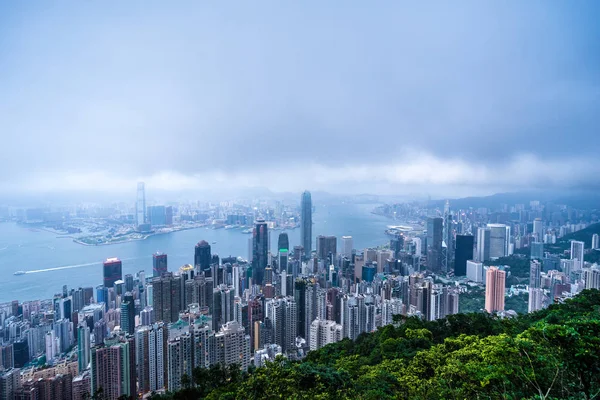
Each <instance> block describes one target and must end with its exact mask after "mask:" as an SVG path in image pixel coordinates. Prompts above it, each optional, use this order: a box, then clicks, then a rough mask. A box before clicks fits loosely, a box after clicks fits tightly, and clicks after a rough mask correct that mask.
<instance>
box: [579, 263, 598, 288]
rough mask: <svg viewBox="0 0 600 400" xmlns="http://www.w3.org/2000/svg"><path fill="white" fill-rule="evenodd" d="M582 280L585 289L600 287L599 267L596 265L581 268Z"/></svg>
mask: <svg viewBox="0 0 600 400" xmlns="http://www.w3.org/2000/svg"><path fill="white" fill-rule="evenodd" d="M583 280H584V281H585V288H586V289H600V269H599V268H598V266H594V267H591V268H585V269H584V270H583Z"/></svg>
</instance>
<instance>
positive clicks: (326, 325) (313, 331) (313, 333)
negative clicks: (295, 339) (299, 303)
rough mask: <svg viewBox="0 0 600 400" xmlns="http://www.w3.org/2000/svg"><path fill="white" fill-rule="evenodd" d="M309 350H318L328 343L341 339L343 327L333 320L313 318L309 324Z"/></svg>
mask: <svg viewBox="0 0 600 400" xmlns="http://www.w3.org/2000/svg"><path fill="white" fill-rule="evenodd" d="M309 336H310V338H309V346H310V350H318V349H320V348H321V347H323V346H325V345H328V344H330V343H335V342H339V341H340V340H342V339H343V337H344V336H343V327H342V325H340V324H337V323H336V322H335V321H328V320H321V319H319V318H317V319H315V320H314V321H313V322H312V323H311V324H310V335H309Z"/></svg>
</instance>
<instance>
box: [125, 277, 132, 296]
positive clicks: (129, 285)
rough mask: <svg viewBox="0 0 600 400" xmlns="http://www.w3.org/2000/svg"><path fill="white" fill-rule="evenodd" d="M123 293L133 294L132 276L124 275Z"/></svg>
mask: <svg viewBox="0 0 600 400" xmlns="http://www.w3.org/2000/svg"><path fill="white" fill-rule="evenodd" d="M125 291H126V292H133V275H131V274H125Z"/></svg>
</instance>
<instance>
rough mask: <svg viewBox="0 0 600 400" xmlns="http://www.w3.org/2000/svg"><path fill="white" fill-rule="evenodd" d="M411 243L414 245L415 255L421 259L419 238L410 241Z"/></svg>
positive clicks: (421, 249) (421, 248)
mask: <svg viewBox="0 0 600 400" xmlns="http://www.w3.org/2000/svg"><path fill="white" fill-rule="evenodd" d="M412 241H413V243H414V244H415V255H417V256H419V257H421V254H422V251H423V247H422V246H423V244H422V242H421V238H418V237H416V238H413V239H412Z"/></svg>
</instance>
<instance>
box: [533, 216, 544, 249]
mask: <svg viewBox="0 0 600 400" xmlns="http://www.w3.org/2000/svg"><path fill="white" fill-rule="evenodd" d="M533 239H534V241H535V242H538V243H543V242H544V224H543V222H542V219H541V218H536V219H534V220H533Z"/></svg>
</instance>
